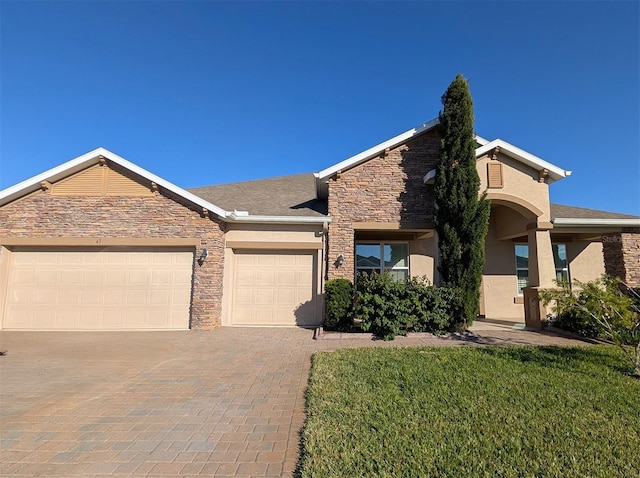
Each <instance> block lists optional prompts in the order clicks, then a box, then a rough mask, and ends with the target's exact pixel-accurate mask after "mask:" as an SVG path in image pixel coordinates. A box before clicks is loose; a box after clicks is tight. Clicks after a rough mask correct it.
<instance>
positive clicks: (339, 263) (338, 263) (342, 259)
mask: <svg viewBox="0 0 640 478" xmlns="http://www.w3.org/2000/svg"><path fill="white" fill-rule="evenodd" d="M343 263H344V254H340V255H339V256H338V258H337V259H336V262H335V265H336V267H340V266H341V265H342V264H343Z"/></svg>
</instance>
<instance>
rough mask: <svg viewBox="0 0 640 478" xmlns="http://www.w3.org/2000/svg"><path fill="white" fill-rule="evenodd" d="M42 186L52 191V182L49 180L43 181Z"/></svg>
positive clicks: (43, 188)
mask: <svg viewBox="0 0 640 478" xmlns="http://www.w3.org/2000/svg"><path fill="white" fill-rule="evenodd" d="M40 187H41V188H42V190H43V191H51V183H50V182H49V181H42V182H41V183H40Z"/></svg>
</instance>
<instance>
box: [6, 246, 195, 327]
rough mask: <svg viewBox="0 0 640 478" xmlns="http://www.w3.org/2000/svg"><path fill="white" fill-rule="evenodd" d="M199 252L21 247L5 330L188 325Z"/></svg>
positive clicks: (13, 266) (15, 255)
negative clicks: (195, 259)
mask: <svg viewBox="0 0 640 478" xmlns="http://www.w3.org/2000/svg"><path fill="white" fill-rule="evenodd" d="M193 254H194V253H193V251H186V250H184V249H183V250H177V249H160V248H153V249H139V248H136V249H122V248H100V249H96V248H54V249H43V248H16V249H15V250H14V251H12V253H11V254H10V256H9V265H8V267H9V269H8V272H9V278H8V279H9V280H8V281H7V282H8V285H7V291H6V296H5V306H4V307H5V310H4V314H3V316H4V319H3V328H4V329H14V330H145V329H146V330H158V329H188V328H189V308H190V303H191V278H192V273H193Z"/></svg>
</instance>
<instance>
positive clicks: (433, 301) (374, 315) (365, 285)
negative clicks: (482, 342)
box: [354, 273, 460, 340]
mask: <svg viewBox="0 0 640 478" xmlns="http://www.w3.org/2000/svg"><path fill="white" fill-rule="evenodd" d="M459 303H460V301H459V294H458V293H457V291H456V290H455V289H451V288H445V287H435V286H432V285H430V283H429V281H428V280H427V279H425V278H421V277H414V278H409V279H406V280H404V281H400V282H396V281H395V280H394V279H393V277H392V276H391V275H390V274H389V273H384V274H371V275H367V274H359V275H358V278H357V280H356V300H355V308H354V316H355V317H356V318H358V319H359V320H360V321H361V322H362V329H363V330H365V331H370V332H371V333H373V334H374V335H375V336H377V337H379V338H381V339H384V340H392V339H393V338H394V337H395V336H396V335H406V334H407V332H410V331H416V332H432V333H435V334H441V333H444V332H446V331H449V330H451V329H452V327H453V326H454V324H453V322H452V313H451V312H452V311H453V310H455V307H456V306H457V305H459Z"/></svg>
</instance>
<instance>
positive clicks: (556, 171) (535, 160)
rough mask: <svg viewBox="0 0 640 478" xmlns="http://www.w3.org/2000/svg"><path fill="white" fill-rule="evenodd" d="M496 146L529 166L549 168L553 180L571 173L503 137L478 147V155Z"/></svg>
mask: <svg viewBox="0 0 640 478" xmlns="http://www.w3.org/2000/svg"><path fill="white" fill-rule="evenodd" d="M496 147H499V148H500V152H501V153H505V154H506V155H507V156H510V157H512V158H514V159H516V160H518V161H520V162H521V163H523V164H526V165H527V166H531V167H532V168H534V169H537V170H538V171H540V170H542V169H546V170H548V171H549V175H550V177H551V179H553V181H557V180H559V179H562V178H566V177H567V176H570V175H571V171H567V170H564V169H562V168H560V167H558V166H556V165H555V164H551V163H549V162H547V161H545V160H544V159H542V158H539V157H537V156H535V155H533V154H531V153H528V152H526V151H525V150H523V149H520V148H518V147H517V146H514V145H512V144H509V143H507V142H506V141H503V140H501V139H494V140H493V141H491V142H489V143H487V144H485V145H484V146H481V147H479V148H478V149H476V157H479V156H482V155H484V154H486V153H488V152H489V151H491V150H492V149H494V148H496ZM553 181H552V182H553Z"/></svg>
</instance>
